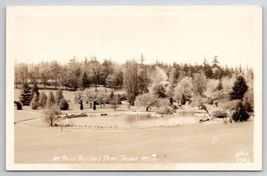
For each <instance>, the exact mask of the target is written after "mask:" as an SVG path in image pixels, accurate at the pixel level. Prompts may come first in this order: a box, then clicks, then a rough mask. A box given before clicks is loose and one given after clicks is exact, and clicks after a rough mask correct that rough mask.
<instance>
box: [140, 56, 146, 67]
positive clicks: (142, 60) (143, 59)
mask: <svg viewBox="0 0 267 176" xmlns="http://www.w3.org/2000/svg"><path fill="white" fill-rule="evenodd" d="M144 61H145V58H144V55H143V54H141V56H140V62H141V64H142V65H143V64H144Z"/></svg>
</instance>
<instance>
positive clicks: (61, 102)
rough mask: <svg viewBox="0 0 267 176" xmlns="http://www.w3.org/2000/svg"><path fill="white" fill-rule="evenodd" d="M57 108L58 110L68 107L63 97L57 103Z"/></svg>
mask: <svg viewBox="0 0 267 176" xmlns="http://www.w3.org/2000/svg"><path fill="white" fill-rule="evenodd" d="M59 109H60V110H68V109H69V104H68V102H67V101H66V100H65V98H62V99H61V101H60V103H59Z"/></svg>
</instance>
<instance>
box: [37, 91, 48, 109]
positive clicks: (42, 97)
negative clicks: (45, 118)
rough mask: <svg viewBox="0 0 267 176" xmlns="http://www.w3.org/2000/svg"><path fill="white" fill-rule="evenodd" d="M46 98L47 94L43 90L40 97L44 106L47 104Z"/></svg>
mask: <svg viewBox="0 0 267 176" xmlns="http://www.w3.org/2000/svg"><path fill="white" fill-rule="evenodd" d="M46 100H47V96H46V94H45V92H44V91H42V92H41V95H40V98H39V105H40V106H41V107H42V108H44V107H45V106H46Z"/></svg>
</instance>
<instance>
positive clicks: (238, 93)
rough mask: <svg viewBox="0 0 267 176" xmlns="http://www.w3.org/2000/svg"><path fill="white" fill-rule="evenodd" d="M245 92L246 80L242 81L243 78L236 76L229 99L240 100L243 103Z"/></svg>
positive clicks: (246, 87)
mask: <svg viewBox="0 0 267 176" xmlns="http://www.w3.org/2000/svg"><path fill="white" fill-rule="evenodd" d="M247 90H248V86H247V83H246V80H245V79H244V77H243V76H238V77H237V78H236V81H235V83H234V86H233V88H232V92H230V99H231V100H236V99H240V100H241V101H243V97H244V94H245V93H246V91H247Z"/></svg>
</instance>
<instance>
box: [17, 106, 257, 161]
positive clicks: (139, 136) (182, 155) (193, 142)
mask: <svg viewBox="0 0 267 176" xmlns="http://www.w3.org/2000/svg"><path fill="white" fill-rule="evenodd" d="M40 112H41V111H39V112H38V111H27V110H23V111H19V112H18V111H15V118H16V119H15V121H17V122H18V121H20V122H19V123H17V124H16V125H15V162H16V163H51V162H52V160H53V159H54V157H55V156H57V157H63V156H64V157H65V159H66V157H67V158H68V157H69V158H73V157H74V158H75V157H89V158H90V157H96V158H102V160H100V161H91V160H90V161H86V162H142V161H140V160H132V161H121V160H119V161H118V160H116V161H112V160H103V157H104V156H106V155H108V156H110V157H118V156H121V155H125V156H127V157H130V158H139V159H140V158H141V157H148V158H150V160H146V161H143V162H159V163H172V162H175V163H180V162H184V163H188V162H189V163H195V162H199V163H209V162H212V163H219V162H227V163H228V162H236V161H237V158H236V157H235V154H236V153H238V152H241V151H245V152H247V153H248V155H249V159H250V161H253V119H250V120H249V121H247V122H243V123H233V124H227V125H225V124H223V123H215V124H206V123H203V124H195V125H185V126H173V127H162V128H160V127H156V128H145V129H134V128H133V129H126V130H120V129H116V130H114V129H108V130H103V129H96V128H78V127H77V128H75V127H66V128H64V130H63V131H61V130H60V127H47V126H45V125H44V126H43V127H41V126H38V125H36V124H42V123H43V124H44V121H43V118H42V114H41V113H40ZM18 113H19V114H18ZM33 113H35V114H33ZM33 117H35V118H36V119H35V120H28V121H27V119H32V118H33ZM102 118H108V117H102ZM87 119H88V118H87ZM92 119H93V118H92ZM22 120H24V121H22ZM25 120H26V121H25ZM95 120H97V118H96V119H95ZM102 121H103V120H102ZM207 156H208V157H207ZM56 162H71V161H69V160H57V161H56Z"/></svg>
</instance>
